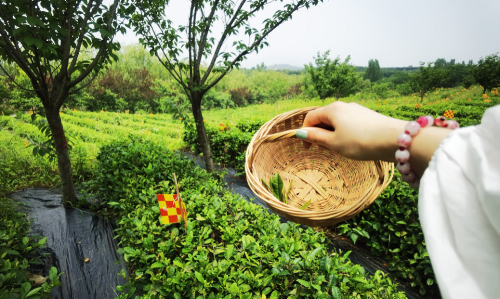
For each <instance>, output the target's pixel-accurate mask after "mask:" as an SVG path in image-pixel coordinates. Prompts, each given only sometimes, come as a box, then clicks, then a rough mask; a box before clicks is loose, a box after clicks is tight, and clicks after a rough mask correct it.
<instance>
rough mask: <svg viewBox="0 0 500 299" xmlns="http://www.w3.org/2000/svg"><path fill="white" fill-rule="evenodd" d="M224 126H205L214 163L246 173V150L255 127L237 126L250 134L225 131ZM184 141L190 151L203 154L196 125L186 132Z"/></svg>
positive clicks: (233, 130)
mask: <svg viewBox="0 0 500 299" xmlns="http://www.w3.org/2000/svg"><path fill="white" fill-rule="evenodd" d="M223 126H224V125H223V124H222V126H219V127H214V126H211V125H206V126H205V128H206V131H207V136H208V138H209V139H210V146H211V148H212V153H213V155H214V157H213V159H214V162H215V163H218V164H221V165H223V166H226V167H233V168H234V169H236V170H237V171H239V172H244V170H245V153H246V148H247V146H248V144H249V143H250V140H251V139H252V136H253V133H251V129H252V128H254V127H252V125H248V126H247V125H246V124H242V125H237V127H241V128H247V130H249V132H242V131H240V130H239V129H232V130H224V129H223ZM259 127H260V126H259ZM182 140H183V141H184V142H185V143H186V144H188V145H189V146H190V149H191V150H192V151H193V152H194V153H195V154H200V153H201V152H202V149H201V144H200V143H199V142H198V133H197V132H196V129H195V128H194V125H193V126H190V127H187V128H186V129H185V130H184V133H183V134H182Z"/></svg>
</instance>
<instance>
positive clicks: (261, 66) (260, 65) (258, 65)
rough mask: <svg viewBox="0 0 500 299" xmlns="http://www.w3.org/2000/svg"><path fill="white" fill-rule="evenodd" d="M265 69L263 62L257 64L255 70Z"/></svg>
mask: <svg viewBox="0 0 500 299" xmlns="http://www.w3.org/2000/svg"><path fill="white" fill-rule="evenodd" d="M266 69H267V66H266V65H265V64H264V62H263V63H261V64H257V70H258V71H265V70H266Z"/></svg>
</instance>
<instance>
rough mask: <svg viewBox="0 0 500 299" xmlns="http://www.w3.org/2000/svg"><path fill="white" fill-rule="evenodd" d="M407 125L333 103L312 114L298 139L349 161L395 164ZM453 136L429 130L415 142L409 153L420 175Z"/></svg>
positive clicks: (446, 131) (300, 131) (352, 104)
mask: <svg viewBox="0 0 500 299" xmlns="http://www.w3.org/2000/svg"><path fill="white" fill-rule="evenodd" d="M406 123H407V121H403V120H399V119H396V118H392V117H388V116H385V115H382V114H380V113H377V112H375V111H373V110H370V109H368V108H365V107H363V106H360V105H358V104H355V103H349V104H347V103H344V102H334V103H332V104H330V105H328V106H325V107H322V108H320V109H317V110H313V111H311V112H309V113H308V114H307V116H306V118H305V119H304V123H303V128H302V129H301V130H299V131H298V132H297V134H296V136H297V137H299V138H301V139H304V140H307V142H308V143H314V144H321V145H323V146H325V147H328V148H329V149H331V150H332V151H334V152H337V153H339V154H340V155H342V156H344V157H346V158H349V159H355V160H382V161H387V162H396V158H395V153H396V150H397V149H398V145H397V143H396V140H397V137H398V135H399V134H400V133H403V132H404V126H405V125H406ZM306 132H307V133H306ZM450 132H451V130H448V129H443V128H436V127H429V128H425V129H423V130H421V131H420V133H419V134H418V135H417V136H415V137H414V138H413V140H412V144H411V146H410V147H408V151H410V163H411V164H412V165H413V166H412V169H413V170H414V171H415V173H417V175H419V176H421V175H422V174H423V172H424V170H425V169H426V168H427V165H428V164H429V161H430V159H431V158H432V156H433V154H434V151H435V150H436V149H437V147H438V146H439V143H440V142H441V141H442V140H443V139H444V138H445V137H446V136H447V135H448V134H449V133H450ZM310 146H311V145H310V144H307V145H306V147H310Z"/></svg>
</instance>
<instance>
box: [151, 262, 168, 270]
mask: <svg viewBox="0 0 500 299" xmlns="http://www.w3.org/2000/svg"><path fill="white" fill-rule="evenodd" d="M165 267H166V266H165V265H164V264H162V263H159V262H154V263H153V264H152V265H151V266H150V267H149V268H151V269H155V268H165Z"/></svg>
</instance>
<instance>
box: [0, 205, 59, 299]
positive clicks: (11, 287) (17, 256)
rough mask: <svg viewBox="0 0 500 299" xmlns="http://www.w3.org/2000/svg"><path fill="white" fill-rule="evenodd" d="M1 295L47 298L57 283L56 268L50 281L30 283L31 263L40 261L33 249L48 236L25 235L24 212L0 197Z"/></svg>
mask: <svg viewBox="0 0 500 299" xmlns="http://www.w3.org/2000/svg"><path fill="white" fill-rule="evenodd" d="M0 219H2V221H0V239H1V241H0V298H25V299H38V298H48V297H50V292H51V290H52V288H54V287H56V286H60V285H61V282H60V281H59V276H61V274H62V273H59V274H58V273H57V269H56V268H55V267H51V269H50V272H49V281H45V282H44V283H43V284H41V285H33V284H32V282H31V281H30V280H29V279H28V278H27V275H28V274H29V268H30V265H33V264H39V263H40V260H39V256H35V257H33V256H34V254H35V252H36V251H37V250H38V249H39V248H42V247H44V246H45V243H46V242H47V238H40V237H32V236H28V232H29V222H28V220H27V219H26V215H25V214H23V213H20V212H18V211H17V210H16V203H14V202H13V201H12V200H11V199H8V198H6V197H3V196H0Z"/></svg>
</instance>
